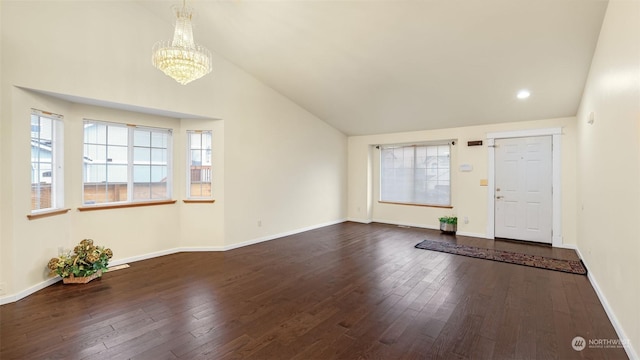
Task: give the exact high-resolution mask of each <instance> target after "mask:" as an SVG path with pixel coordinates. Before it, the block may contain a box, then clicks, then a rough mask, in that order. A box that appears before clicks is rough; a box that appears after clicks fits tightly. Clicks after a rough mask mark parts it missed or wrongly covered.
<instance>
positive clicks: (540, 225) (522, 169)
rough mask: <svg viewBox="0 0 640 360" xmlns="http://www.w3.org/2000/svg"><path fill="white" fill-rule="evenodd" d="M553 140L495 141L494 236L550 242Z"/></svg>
mask: <svg viewBox="0 0 640 360" xmlns="http://www.w3.org/2000/svg"><path fill="white" fill-rule="evenodd" d="M551 146H552V137H551V136H536V137H522V138H511V139H496V141H495V171H496V173H495V236H496V237H500V238H508V239H516V240H526V241H536V242H542V243H549V244H550V243H551V239H552V218H553V214H552V210H553V204H552V186H553V179H552V168H553V167H552V155H551V154H552V147H551Z"/></svg>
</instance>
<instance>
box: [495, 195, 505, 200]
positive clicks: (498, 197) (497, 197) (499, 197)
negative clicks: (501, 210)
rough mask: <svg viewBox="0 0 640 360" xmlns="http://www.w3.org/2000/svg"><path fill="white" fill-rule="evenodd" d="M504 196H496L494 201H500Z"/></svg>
mask: <svg viewBox="0 0 640 360" xmlns="http://www.w3.org/2000/svg"><path fill="white" fill-rule="evenodd" d="M503 197H504V196H496V199H498V200H500V199H502V198H503Z"/></svg>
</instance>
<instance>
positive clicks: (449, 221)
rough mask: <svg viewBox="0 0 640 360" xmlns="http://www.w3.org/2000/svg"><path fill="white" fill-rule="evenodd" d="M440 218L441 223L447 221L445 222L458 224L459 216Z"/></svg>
mask: <svg viewBox="0 0 640 360" xmlns="http://www.w3.org/2000/svg"><path fill="white" fill-rule="evenodd" d="M438 220H440V222H441V223H445V224H453V225H457V224H458V217H457V216H443V217H440V218H438Z"/></svg>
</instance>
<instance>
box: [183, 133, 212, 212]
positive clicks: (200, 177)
mask: <svg viewBox="0 0 640 360" xmlns="http://www.w3.org/2000/svg"><path fill="white" fill-rule="evenodd" d="M187 138H188V139H187V143H188V144H187V147H188V148H187V164H188V166H187V167H188V169H189V171H187V198H188V199H210V198H211V196H212V195H211V194H212V193H211V131H200V130H190V131H187Z"/></svg>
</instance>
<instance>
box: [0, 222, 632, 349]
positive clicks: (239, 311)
mask: <svg viewBox="0 0 640 360" xmlns="http://www.w3.org/2000/svg"><path fill="white" fill-rule="evenodd" d="M427 238H428V239H432V240H441V241H450V242H458V243H462V244H468V245H474V246H486V247H490V248H498V249H503V250H510V251H521V252H527V253H531V254H537V255H547V256H553V257H558V258H568V259H576V258H577V256H576V254H575V252H573V251H571V250H563V249H552V248H549V247H543V246H536V245H528V244H518V243H513V242H501V241H495V242H494V241H489V240H484V239H474V238H466V237H462V236H457V237H454V236H451V235H443V234H441V233H440V232H438V231H432V230H425V229H416V228H402V227H397V226H392V225H383V224H369V225H364V224H356V223H349V222H346V223H342V224H338V225H333V226H328V227H325V228H321V229H317V230H312V231H308V232H305V233H302V234H297V235H293V236H288V237H284V238H281V239H277V240H272V241H269V242H265V243H261V244H257V245H252V246H247V247H243V248H240V249H236V250H232V251H228V252H193V253H180V254H174V255H169V256H163V257H159V258H155V259H151V260H145V261H139V262H134V263H131V264H130V265H131V267H130V268H128V269H123V270H118V271H114V272H111V273H107V274H105V275H104V277H103V278H102V279H101V280H97V281H93V282H91V283H89V284H87V285H73V286H71V285H62V284H61V283H57V284H55V285H52V286H50V287H48V288H46V289H44V290H41V291H39V292H37V293H35V294H33V295H31V296H28V297H27V298H25V299H22V300H20V301H18V302H16V303H12V304H7V305H3V306H1V307H0V324H1V325H0V358H1V359H3V360H4V359H83V358H88V359H154V360H161V359H299V360H303V359H583V358H589V359H626V358H627V357H626V354H625V352H624V350H623V349H597V348H590V347H587V348H586V349H584V350H583V351H581V352H578V351H575V350H573V348H572V347H571V340H572V339H573V338H574V337H575V336H582V337H583V338H585V339H587V341H588V340H589V339H617V335H616V333H615V331H614V329H613V327H612V326H611V323H610V322H609V320H608V318H607V316H606V314H605V312H604V310H603V308H602V305H601V304H600V302H599V300H598V298H597V296H596V294H595V292H594V290H593V288H592V287H591V285H590V283H589V281H588V279H587V277H586V276H582V275H574V274H566V273H561V272H555V271H549V270H542V269H535V268H529V267H525V266H518V265H512V264H505V263H499V262H493V261H488V260H480V259H474V258H468V257H464V256H458V255H451V254H444V253H438V252H432V251H427V250H420V249H415V248H414V247H413V246H414V245H415V244H417V243H418V242H420V241H421V240H423V239H427ZM103 242H105V241H103ZM114 250H117V249H114Z"/></svg>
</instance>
